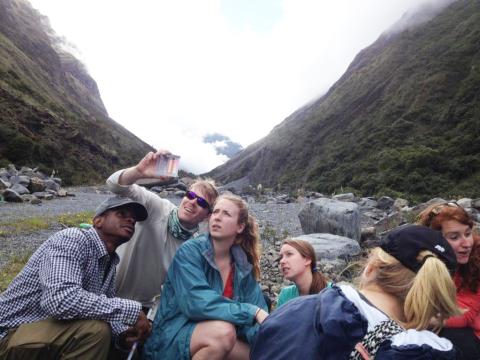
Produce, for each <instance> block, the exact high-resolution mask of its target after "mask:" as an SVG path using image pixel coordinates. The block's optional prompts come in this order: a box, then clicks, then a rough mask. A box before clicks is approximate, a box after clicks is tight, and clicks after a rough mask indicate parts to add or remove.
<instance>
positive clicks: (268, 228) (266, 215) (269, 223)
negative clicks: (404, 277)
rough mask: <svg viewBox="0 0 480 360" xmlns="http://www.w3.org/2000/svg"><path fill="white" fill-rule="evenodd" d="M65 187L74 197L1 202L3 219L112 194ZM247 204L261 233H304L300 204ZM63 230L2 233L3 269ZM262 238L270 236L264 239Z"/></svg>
mask: <svg viewBox="0 0 480 360" xmlns="http://www.w3.org/2000/svg"><path fill="white" fill-rule="evenodd" d="M66 190H67V191H68V193H71V194H74V195H75V196H72V197H70V196H68V197H65V198H55V199H52V200H48V201H47V200H44V201H42V203H41V204H39V205H32V204H28V203H2V204H0V222H2V223H8V222H12V221H16V220H20V219H24V218H26V217H34V216H39V217H44V216H59V215H62V214H65V213H71V214H75V213H78V212H82V211H93V210H95V208H96V207H97V206H98V205H99V204H100V203H101V202H102V201H103V200H105V199H106V198H108V197H109V196H111V195H112V194H111V193H110V192H109V191H108V190H107V189H106V187H105V186H98V187H74V188H67V189H66ZM169 200H170V201H172V202H173V203H175V204H177V205H178V204H179V203H180V200H181V198H178V197H171V198H169ZM248 203H249V209H250V211H251V213H252V214H253V215H254V216H255V218H256V219H257V221H258V223H259V227H260V234H261V235H262V234H269V235H272V234H276V235H277V236H296V235H301V234H303V233H302V228H301V226H300V222H299V220H298V212H299V211H300V206H301V205H300V204H298V203H289V204H273V203H268V204H264V203H257V202H255V201H254V200H253V198H249V199H248ZM61 229H62V227H61V225H60V224H58V225H57V226H56V227H55V228H53V229H49V230H42V231H36V232H33V233H28V234H25V233H22V234H14V235H8V234H7V235H3V236H0V269H1V268H3V267H4V266H5V264H6V263H7V262H8V259H10V258H11V257H12V256H22V255H25V254H28V253H31V252H33V251H35V249H36V248H38V246H40V245H41V244H42V243H43V242H44V241H45V240H46V239H48V237H49V236H50V235H51V234H53V233H54V232H56V231H59V230H61ZM201 230H202V231H205V230H206V226H203V227H202V228H201ZM263 240H268V239H265V238H264V239H263Z"/></svg>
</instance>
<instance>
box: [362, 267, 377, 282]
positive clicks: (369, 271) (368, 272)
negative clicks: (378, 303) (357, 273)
mask: <svg viewBox="0 0 480 360" xmlns="http://www.w3.org/2000/svg"><path fill="white" fill-rule="evenodd" d="M376 274H377V268H376V267H375V266H374V265H373V264H372V263H368V264H367V266H366V267H365V269H364V270H363V274H362V277H363V278H364V279H365V280H366V281H367V282H368V281H371V280H373V279H374V278H375V276H376Z"/></svg>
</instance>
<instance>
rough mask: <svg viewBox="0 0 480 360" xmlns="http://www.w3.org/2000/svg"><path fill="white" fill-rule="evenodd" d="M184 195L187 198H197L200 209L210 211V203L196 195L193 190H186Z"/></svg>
mask: <svg viewBox="0 0 480 360" xmlns="http://www.w3.org/2000/svg"><path fill="white" fill-rule="evenodd" d="M185 196H186V197H187V198H188V199H189V200H193V199H197V204H198V206H200V207H201V208H202V209H207V210H208V211H210V204H209V203H208V201H207V200H205V199H204V198H202V197H201V196H198V195H197V194H195V193H194V192H193V191H187V193H186V194H185Z"/></svg>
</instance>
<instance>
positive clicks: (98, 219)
mask: <svg viewBox="0 0 480 360" xmlns="http://www.w3.org/2000/svg"><path fill="white" fill-rule="evenodd" d="M102 224H103V216H95V217H94V218H93V226H94V227H95V228H97V229H99V228H101V227H102Z"/></svg>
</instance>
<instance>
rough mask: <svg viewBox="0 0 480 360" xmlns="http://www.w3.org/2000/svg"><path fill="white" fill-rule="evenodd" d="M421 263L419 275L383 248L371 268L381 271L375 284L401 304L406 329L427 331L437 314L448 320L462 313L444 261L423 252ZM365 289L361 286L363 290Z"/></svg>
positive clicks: (375, 251) (373, 257)
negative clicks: (431, 320)
mask: <svg viewBox="0 0 480 360" xmlns="http://www.w3.org/2000/svg"><path fill="white" fill-rule="evenodd" d="M417 260H418V262H419V263H421V262H423V265H422V266H421V268H420V270H419V271H418V273H416V274H415V273H414V272H413V271H412V270H410V269H408V268H406V267H405V266H403V265H402V264H401V263H400V262H399V261H398V260H397V259H395V258H394V257H393V256H391V255H389V254H388V253H386V252H385V251H383V250H382V249H381V248H375V249H373V250H372V252H371V253H370V257H369V259H368V265H371V266H373V267H374V268H375V269H376V270H377V273H376V277H375V280H373V281H374V282H375V283H376V284H377V285H378V286H379V287H380V288H381V289H382V290H383V291H385V292H386V293H388V294H390V295H393V296H395V297H396V298H397V299H398V300H399V301H400V303H401V305H402V307H403V313H404V316H405V322H403V325H404V326H405V328H407V329H417V330H424V329H427V328H428V324H429V321H430V319H431V318H432V317H434V316H437V314H440V315H441V316H442V317H443V318H448V317H450V316H453V315H459V314H460V310H459V309H458V307H457V304H456V302H455V298H456V290H455V284H454V282H453V280H452V278H451V276H450V273H449V272H448V269H447V267H446V266H445V264H444V263H443V261H441V260H440V259H438V258H437V257H436V255H435V254H433V253H432V252H430V251H427V250H425V251H422V252H420V253H419V254H418V257H417ZM364 285H365V284H364V283H362V282H361V283H360V288H361V287H362V286H364ZM396 320H400V319H396Z"/></svg>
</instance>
